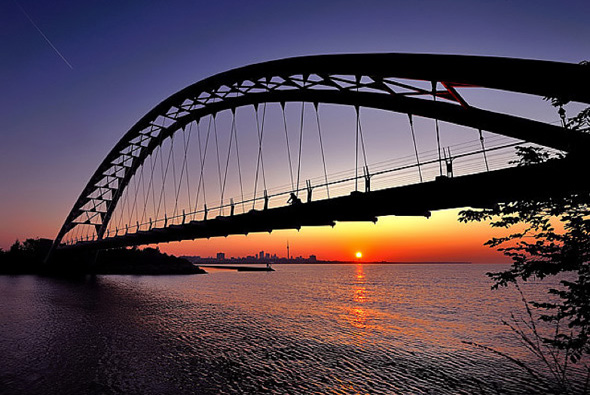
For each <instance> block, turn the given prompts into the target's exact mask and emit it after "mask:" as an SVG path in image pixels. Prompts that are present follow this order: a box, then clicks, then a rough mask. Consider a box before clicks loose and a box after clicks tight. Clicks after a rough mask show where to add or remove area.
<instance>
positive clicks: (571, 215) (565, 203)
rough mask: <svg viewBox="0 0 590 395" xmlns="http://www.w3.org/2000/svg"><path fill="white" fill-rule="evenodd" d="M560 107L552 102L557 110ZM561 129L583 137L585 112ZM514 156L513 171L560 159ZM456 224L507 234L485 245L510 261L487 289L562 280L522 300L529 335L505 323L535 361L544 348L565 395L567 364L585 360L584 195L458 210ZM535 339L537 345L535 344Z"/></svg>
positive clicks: (587, 238) (589, 212) (588, 264)
mask: <svg viewBox="0 0 590 395" xmlns="http://www.w3.org/2000/svg"><path fill="white" fill-rule="evenodd" d="M562 104H563V103H561V102H559V101H556V102H554V105H556V106H560V108H561V105H562ZM560 113H561V112H560ZM566 126H567V127H568V128H570V129H572V130H578V131H582V132H588V131H589V129H590V108H587V109H585V110H583V111H582V112H580V113H579V114H578V115H577V116H576V117H574V118H571V119H569V120H568V121H567V123H566ZM517 154H518V157H519V160H518V161H516V162H517V165H518V166H528V165H533V164H538V163H543V162H546V161H550V160H557V159H561V158H563V155H552V154H550V153H548V152H546V151H544V150H543V149H540V148H535V147H524V148H521V147H519V148H518V151H517ZM581 182H583V181H581ZM459 221H461V222H471V221H490V225H491V226H492V227H496V228H505V229H509V230H510V231H511V232H510V233H509V234H508V235H507V236H504V237H497V238H492V239H491V240H488V241H487V242H486V243H485V244H486V245H488V246H490V247H492V248H497V249H498V250H499V251H502V252H503V253H504V255H506V256H508V257H510V258H511V260H512V265H511V267H510V268H509V269H508V270H505V271H502V272H497V273H488V276H490V277H491V278H492V280H493V281H494V284H493V286H492V288H494V289H497V288H498V287H504V286H508V285H510V284H513V285H515V286H516V287H517V288H518V290H519V291H520V288H519V287H518V283H519V281H527V280H529V279H535V278H536V279H543V278H546V277H549V276H556V275H560V276H562V277H561V278H563V279H562V280H561V281H560V286H559V287H550V288H549V289H548V294H549V297H548V298H547V300H543V301H540V300H535V301H530V302H528V301H526V300H525V299H524V296H523V301H524V302H525V305H526V309H527V312H528V316H529V317H530V321H529V322H528V323H525V324H526V327H528V329H529V330H530V333H529V335H530V336H529V335H527V333H525V331H524V330H523V328H522V326H519V325H518V322H517V320H515V319H514V317H513V320H512V323H507V322H505V324H506V325H509V326H510V327H511V328H512V330H513V331H515V332H516V333H517V334H518V335H519V336H520V337H521V338H523V340H525V343H527V341H528V342H529V343H528V344H529V346H531V347H529V349H531V350H532V351H533V352H534V353H535V354H537V355H538V356H540V357H542V358H545V356H544V355H543V354H542V350H541V349H542V347H541V346H542V345H543V346H546V347H548V350H549V353H550V354H551V355H552V358H553V361H551V360H550V359H551V358H548V359H547V360H546V362H547V363H549V364H554V366H552V367H550V368H553V369H554V370H555V371H557V372H558V375H560V376H561V377H562V379H564V380H565V382H564V383H560V385H563V387H564V388H566V390H568V387H567V386H568V383H567V379H566V377H565V376H566V371H567V364H568V362H570V363H574V364H575V363H577V362H580V361H581V360H582V359H584V358H588V357H590V194H588V193H584V194H575V195H570V196H565V197H554V198H550V199H544V200H541V199H537V200H534V199H531V200H521V201H515V202H510V203H504V204H499V205H496V207H494V208H492V209H484V210H464V211H461V212H460V214H459ZM530 307H532V308H533V309H534V311H535V312H538V314H539V319H540V320H542V321H544V322H547V323H551V324H553V326H554V328H555V331H554V332H553V333H552V335H542V334H540V333H539V332H538V331H537V328H536V326H535V322H534V321H535V320H534V319H533V313H532V311H531V310H530ZM521 323H522V322H521ZM531 337H532V338H533V340H531ZM535 337H537V340H540V342H539V343H535V339H534V338H535ZM535 350H536V351H535ZM537 351H538V352H537ZM554 351H557V352H561V355H563V356H564V358H565V360H562V361H561V362H559V363H558V364H557V365H555V363H556V362H557V360H556V358H555V355H556V354H554ZM589 375H590V370H589ZM589 377H590V376H589ZM586 385H588V384H586Z"/></svg>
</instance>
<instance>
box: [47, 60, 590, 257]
mask: <svg viewBox="0 0 590 395" xmlns="http://www.w3.org/2000/svg"><path fill="white" fill-rule="evenodd" d="M539 75H541V76H543V77H542V79H541V80H540V79H539ZM400 78H401V79H404V80H406V79H411V80H419V81H429V82H431V83H432V84H431V86H432V90H428V89H424V88H421V87H417V86H412V85H410V84H408V82H407V81H401V82H400V81H397V80H394V79H400ZM439 83H440V85H442V86H443V89H440V88H438V85H439ZM464 86H477V87H483V88H491V89H500V90H506V91H511V92H519V93H527V94H532V95H538V96H544V97H551V98H558V99H559V100H561V101H564V102H565V101H570V100H573V101H578V102H583V103H590V91H589V90H588V89H584V87H588V86H590V68H589V67H585V66H582V65H577V64H570V63H557V62H548V61H537V60H526V59H512V58H497V57H480V56H459V55H426V54H351V55H319V56H305V57H297V58H288V59H281V60H275V61H269V62H264V63H259V64H254V65H249V66H245V67H241V68H238V69H234V70H230V71H226V72H223V73H220V74H217V75H214V76H212V77H209V78H206V79H204V80H202V81H199V82H197V83H195V84H193V85H190V86H188V87H187V88H184V89H182V90H180V91H179V92H177V93H175V94H173V95H172V96H170V97H169V98H167V99H165V100H164V101H162V102H161V103H160V104H158V105H157V106H156V107H154V108H153V109H152V110H151V111H150V112H148V113H147V114H146V115H145V116H144V117H142V118H141V119H140V120H139V121H138V122H137V123H136V124H135V125H134V126H133V127H132V128H131V129H130V130H129V131H128V132H127V133H126V134H125V135H124V136H123V138H122V139H121V140H120V141H119V142H118V143H117V144H116V145H115V147H114V148H113V149H112V150H111V151H110V152H109V154H108V155H107V156H106V158H105V159H104V160H103V162H102V163H101V164H100V166H99V167H98V169H97V170H96V171H95V173H94V174H93V176H92V177H91V179H90V181H89V182H88V184H87V185H86V186H85V188H84V189H83V191H82V193H81V194H80V196H79V198H78V199H77V201H76V203H75V204H74V207H73V208H72V210H71V211H70V213H69V215H68V216H67V218H66V220H65V222H64V225H63V226H62V228H61V230H60V232H59V233H58V235H57V237H56V239H55V242H54V246H58V245H59V244H60V243H61V240H62V238H63V237H64V235H65V234H67V233H68V232H69V231H70V230H72V229H73V228H74V227H75V226H77V225H78V224H91V225H94V226H95V228H96V233H97V237H98V239H101V238H102V237H103V235H104V232H105V231H106V228H107V225H108V223H109V220H110V217H111V215H112V213H113V211H114V209H115V207H116V205H117V202H118V200H119V198H120V197H121V194H122V192H123V190H124V189H125V187H126V186H127V184H128V183H129V181H130V180H131V178H132V177H133V175H134V174H135V172H136V170H137V169H138V168H139V167H140V166H141V165H142V164H143V162H144V160H145V159H146V158H147V157H148V156H149V155H150V154H151V153H152V152H153V150H154V149H155V148H156V147H157V146H158V145H160V144H162V142H163V141H164V140H165V139H166V138H168V137H170V136H172V135H173V134H174V133H175V132H176V131H177V130H179V129H181V128H183V127H185V126H186V125H187V124H189V123H190V122H192V121H198V120H199V119H200V118H202V117H204V116H207V115H211V114H216V113H218V112H220V111H223V110H228V109H235V108H238V107H242V106H247V105H258V104H260V103H270V102H277V103H285V102H291V101H298V102H302V101H303V102H313V103H330V104H344V105H350V106H356V107H370V108H376V109H383V110H388V111H394V112H400V113H408V114H415V115H419V116H424V117H428V118H435V119H439V120H443V121H447V122H451V123H455V124H458V125H464V126H470V127H474V128H477V129H482V130H487V131H490V132H494V133H498V134H503V135H506V136H510V137H517V138H520V139H524V140H527V141H530V142H535V143H538V144H541V145H545V146H548V147H553V148H557V149H560V150H565V151H571V150H573V149H579V148H580V147H588V146H590V137H589V136H588V135H586V134H583V133H579V132H575V131H571V130H564V129H563V128H561V127H557V126H553V125H549V124H545V123H541V122H537V121H532V120H529V119H524V118H519V117H515V116H510V115H505V114H500V113H495V112H491V111H486V110H483V109H478V108H474V107H471V106H470V105H469V104H468V103H466V101H465V100H464V99H463V98H462V97H461V96H460V95H459V93H458V92H457V90H456V88H457V87H464ZM431 97H432V98H434V99H435V100H429V98H431ZM436 99H444V100H445V102H441V101H437V100H436Z"/></svg>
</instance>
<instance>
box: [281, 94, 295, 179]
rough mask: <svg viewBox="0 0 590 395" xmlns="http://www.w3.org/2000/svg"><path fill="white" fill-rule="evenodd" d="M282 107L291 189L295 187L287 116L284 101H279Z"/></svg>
mask: <svg viewBox="0 0 590 395" xmlns="http://www.w3.org/2000/svg"><path fill="white" fill-rule="evenodd" d="M281 107H282V109H283V125H284V127H285V141H286V142H287V160H288V161H289V175H290V176H291V190H294V189H295V184H294V182H293V165H292V164H291V147H290V146H289V134H288V133H287V116H286V115H285V102H281Z"/></svg>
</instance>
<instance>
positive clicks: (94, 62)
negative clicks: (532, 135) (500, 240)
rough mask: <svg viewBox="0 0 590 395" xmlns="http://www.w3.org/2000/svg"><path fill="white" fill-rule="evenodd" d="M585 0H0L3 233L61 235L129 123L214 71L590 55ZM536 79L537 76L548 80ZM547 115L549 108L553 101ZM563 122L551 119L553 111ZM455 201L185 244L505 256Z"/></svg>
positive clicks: (193, 247) (3, 240) (190, 248)
mask: <svg viewBox="0 0 590 395" xmlns="http://www.w3.org/2000/svg"><path fill="white" fill-rule="evenodd" d="M588 15H590V3H589V2H588V1H536V2H525V1H489V2H480V1H467V0H464V1H419V0H418V1H411V2H407V1H362V2H361V1H293V2H289V1H256V0H253V1H223V0H220V1H151V2H145V1H130V2H118V1H104V0H102V1H97V0H90V1H80V2H71V1H63V0H56V1H50V2H49V1H38V0H18V1H15V0H13V1H5V2H3V3H2V4H1V5H0V31H1V32H2V34H1V38H0V43H1V44H0V45H1V48H0V51H1V53H2V61H1V63H0V65H1V66H0V67H1V77H0V81H1V84H0V86H1V88H2V93H1V94H0V98H1V105H0V115H1V117H0V119H2V125H1V126H0V136H1V140H0V185H1V187H0V248H3V249H6V248H8V247H9V246H10V245H11V244H12V243H13V242H14V241H15V240H16V239H20V240H23V239H25V238H29V237H46V238H54V237H55V235H56V234H57V232H58V231H59V228H60V226H61V225H62V223H63V221H64V218H65V217H66V215H67V214H68V212H69V210H70V208H71V206H72V204H73V203H74V201H75V200H76V198H77V197H78V195H79V194H80V191H81V190H82V188H83V187H84V185H85V184H86V182H87V181H88V179H89V178H90V176H91V175H92V173H93V172H94V171H95V169H96V168H97V166H98V164H99V163H100V162H101V161H102V159H103V158H104V157H105V155H106V154H107V153H108V152H109V151H110V149H111V148H112V147H113V146H114V144H115V143H116V142H117V141H118V140H119V139H120V138H121V136H122V135H123V134H124V133H125V132H126V131H127V130H128V129H129V128H130V127H131V126H132V125H133V124H134V123H135V122H136V121H137V120H138V119H139V118H141V117H142V116H143V115H144V114H145V113H147V112H148V111H149V110H150V109H151V108H152V107H154V106H155V105H156V104H158V103H159V102H161V101H162V100H164V99H165V98H166V97H168V96H170V95H171V94H173V93H174V92H176V91H178V90H180V89H182V88H184V87H185V86H187V85H190V84H192V83H194V82H196V81H199V80H201V79H203V78H206V77H208V76H210V75H213V74H216V73H219V72H222V71H225V70H229V69H232V68H236V67H240V66H244V65H247V64H251V63H256V62H262V61H267V60H273V59H279V58H285V57H292V56H300V55H312V54H326V53H363V52H410V53H448V54H469V55H493V56H507V57H519V58H532V59H542V60H553V61H563V62H572V63H578V62H580V61H582V60H587V59H590V40H589V39H588V38H589V37H590V35H589V34H588V26H587V22H588V21H587V19H588ZM540 83H542V81H540ZM551 116H554V114H552V115H551ZM550 120H551V121H553V120H554V119H552V118H551V119H550ZM492 235H493V233H492V232H491V231H490V229H489V227H488V226H487V225H485V224H469V225H465V224H460V223H458V221H457V210H452V211H446V212H435V213H433V216H432V217H431V218H429V219H425V218H396V217H386V218H380V219H379V221H378V222H377V224H372V223H367V224H364V223H363V224H350V223H340V224H337V225H336V226H335V227H334V228H329V227H327V228H303V229H302V230H300V231H299V232H297V231H277V232H273V233H272V234H270V235H268V234H251V235H249V236H232V237H228V238H218V239H211V240H201V241H195V242H190V243H189V242H183V243H170V244H166V245H161V249H162V250H164V251H166V252H171V253H175V254H187V255H200V256H211V255H214V254H215V253H216V252H218V251H223V252H225V253H226V255H229V256H231V255H248V254H255V253H256V252H258V251H260V250H265V251H268V252H271V253H277V254H278V255H280V256H284V255H285V254H286V243H287V241H289V243H290V246H291V253H292V255H296V256H299V255H303V256H308V255H310V254H316V255H317V256H318V258H319V259H339V260H348V259H351V260H352V259H354V254H355V253H356V252H357V251H362V253H363V259H364V260H367V261H381V260H393V261H448V260H452V261H473V262H499V261H505V258H503V257H502V256H501V255H500V254H498V253H497V252H494V251H491V250H489V249H488V248H487V247H484V246H482V244H483V243H484V242H485V241H486V240H487V239H488V238H490V237H491V236H492Z"/></svg>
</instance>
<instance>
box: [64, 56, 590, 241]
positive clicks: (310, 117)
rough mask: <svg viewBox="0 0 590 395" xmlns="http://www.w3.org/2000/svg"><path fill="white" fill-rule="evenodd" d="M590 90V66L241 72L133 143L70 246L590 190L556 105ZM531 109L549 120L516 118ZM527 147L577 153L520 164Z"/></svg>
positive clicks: (85, 201) (329, 59)
mask: <svg viewBox="0 0 590 395" xmlns="http://www.w3.org/2000/svg"><path fill="white" fill-rule="evenodd" d="M588 87H590V67H587V66H584V65H578V64H569V63H558V62H548V61H538V60H526V59H513V58H498V57H480V56H457V55H423V54H395V53H392V54H351V55H320V56H305V57H296V58H288V59H281V60H275V61H269V62H265V63H259V64H253V65H249V66H245V67H241V68H238V69H234V70H230V71H226V72H223V73H220V74H217V75H214V76H212V77H209V78H206V79H204V80H202V81H199V82H197V83H195V84H193V85H190V86H188V87H186V88H184V89H182V90H181V91H179V92H177V93H175V94H173V95H172V96H170V97H168V98H167V99H165V100H164V101H162V102H161V103H160V104H158V105H157V106H156V107H154V108H153V109H152V110H151V111H149V112H148V113H147V114H146V115H145V116H143V117H142V118H141V119H140V120H139V121H138V122H137V123H136V124H135V125H133V127H131V129H129V131H127V132H126V133H125V134H124V135H123V137H122V138H121V140H119V142H117V144H116V145H115V146H114V148H113V149H112V150H111V151H110V152H109V153H108V155H107V156H106V158H105V159H104V160H103V161H102V163H101V164H100V165H99V166H98V168H97V170H96V171H95V172H94V174H93V175H92V176H91V177H90V180H89V181H88V183H87V185H86V186H85V187H84V189H83V190H82V193H81V194H80V196H79V198H78V199H77V200H76V202H75V204H74V206H73V208H72V210H71V211H70V213H69V214H68V216H67V218H66V220H65V222H64V224H63V226H62V228H61V230H60V231H59V233H58V235H57V237H56V239H55V242H54V247H55V248H59V249H88V248H90V249H105V248H113V247H121V246H132V245H141V244H153V243H160V242H170V241H179V240H186V239H196V238H209V237H215V236H228V235H232V234H248V233H250V232H270V231H272V230H275V229H299V228H300V227H302V226H322V225H332V226H333V225H334V224H335V223H336V222H337V221H377V217H379V216H385V215H411V216H413V215H424V216H429V215H430V212H431V211H432V210H441V209H448V208H456V207H468V206H470V207H489V206H491V205H493V204H495V203H498V202H506V201H510V200H514V199H518V198H523V197H541V196H553V195H556V194H560V193H571V192H580V191H587V190H588V187H587V185H585V184H586V183H584V182H582V181H581V180H580V177H579V174H580V173H581V172H583V171H585V170H586V167H587V166H588V165H587V161H585V160H584V159H585V158H584V153H585V152H587V149H588V147H589V146H590V136H589V135H588V134H587V133H586V132H584V131H580V130H574V129H570V128H568V127H567V125H566V123H565V119H566V117H565V114H564V113H563V110H562V109H561V108H560V110H559V113H558V110H557V109H556V108H555V107H552V106H551V104H550V103H549V101H548V100H543V98H551V99H555V100H558V101H560V102H564V103H565V102H570V101H571V102H577V103H580V104H581V105H584V104H588V103H590V90H589V89H588ZM529 104H531V105H532V104H534V105H535V106H537V107H539V108H540V110H530V111H529V113H527V114H525V115H516V114H515V111H516V110H517V109H518V107H521V106H522V107H523V108H525V107H526V108H527V109H528V107H529ZM494 108H500V109H503V110H504V111H499V110H495V109H494ZM559 115H561V118H562V120H561V121H560V118H559ZM548 120H549V121H548ZM551 120H553V122H551ZM523 146H537V147H545V148H547V149H549V150H552V151H554V152H559V153H564V154H566V155H565V157H564V158H563V159H559V160H557V159H556V160H552V161H549V162H547V163H544V164H540V165H535V166H517V165H515V163H514V162H515V150H516V147H523Z"/></svg>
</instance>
